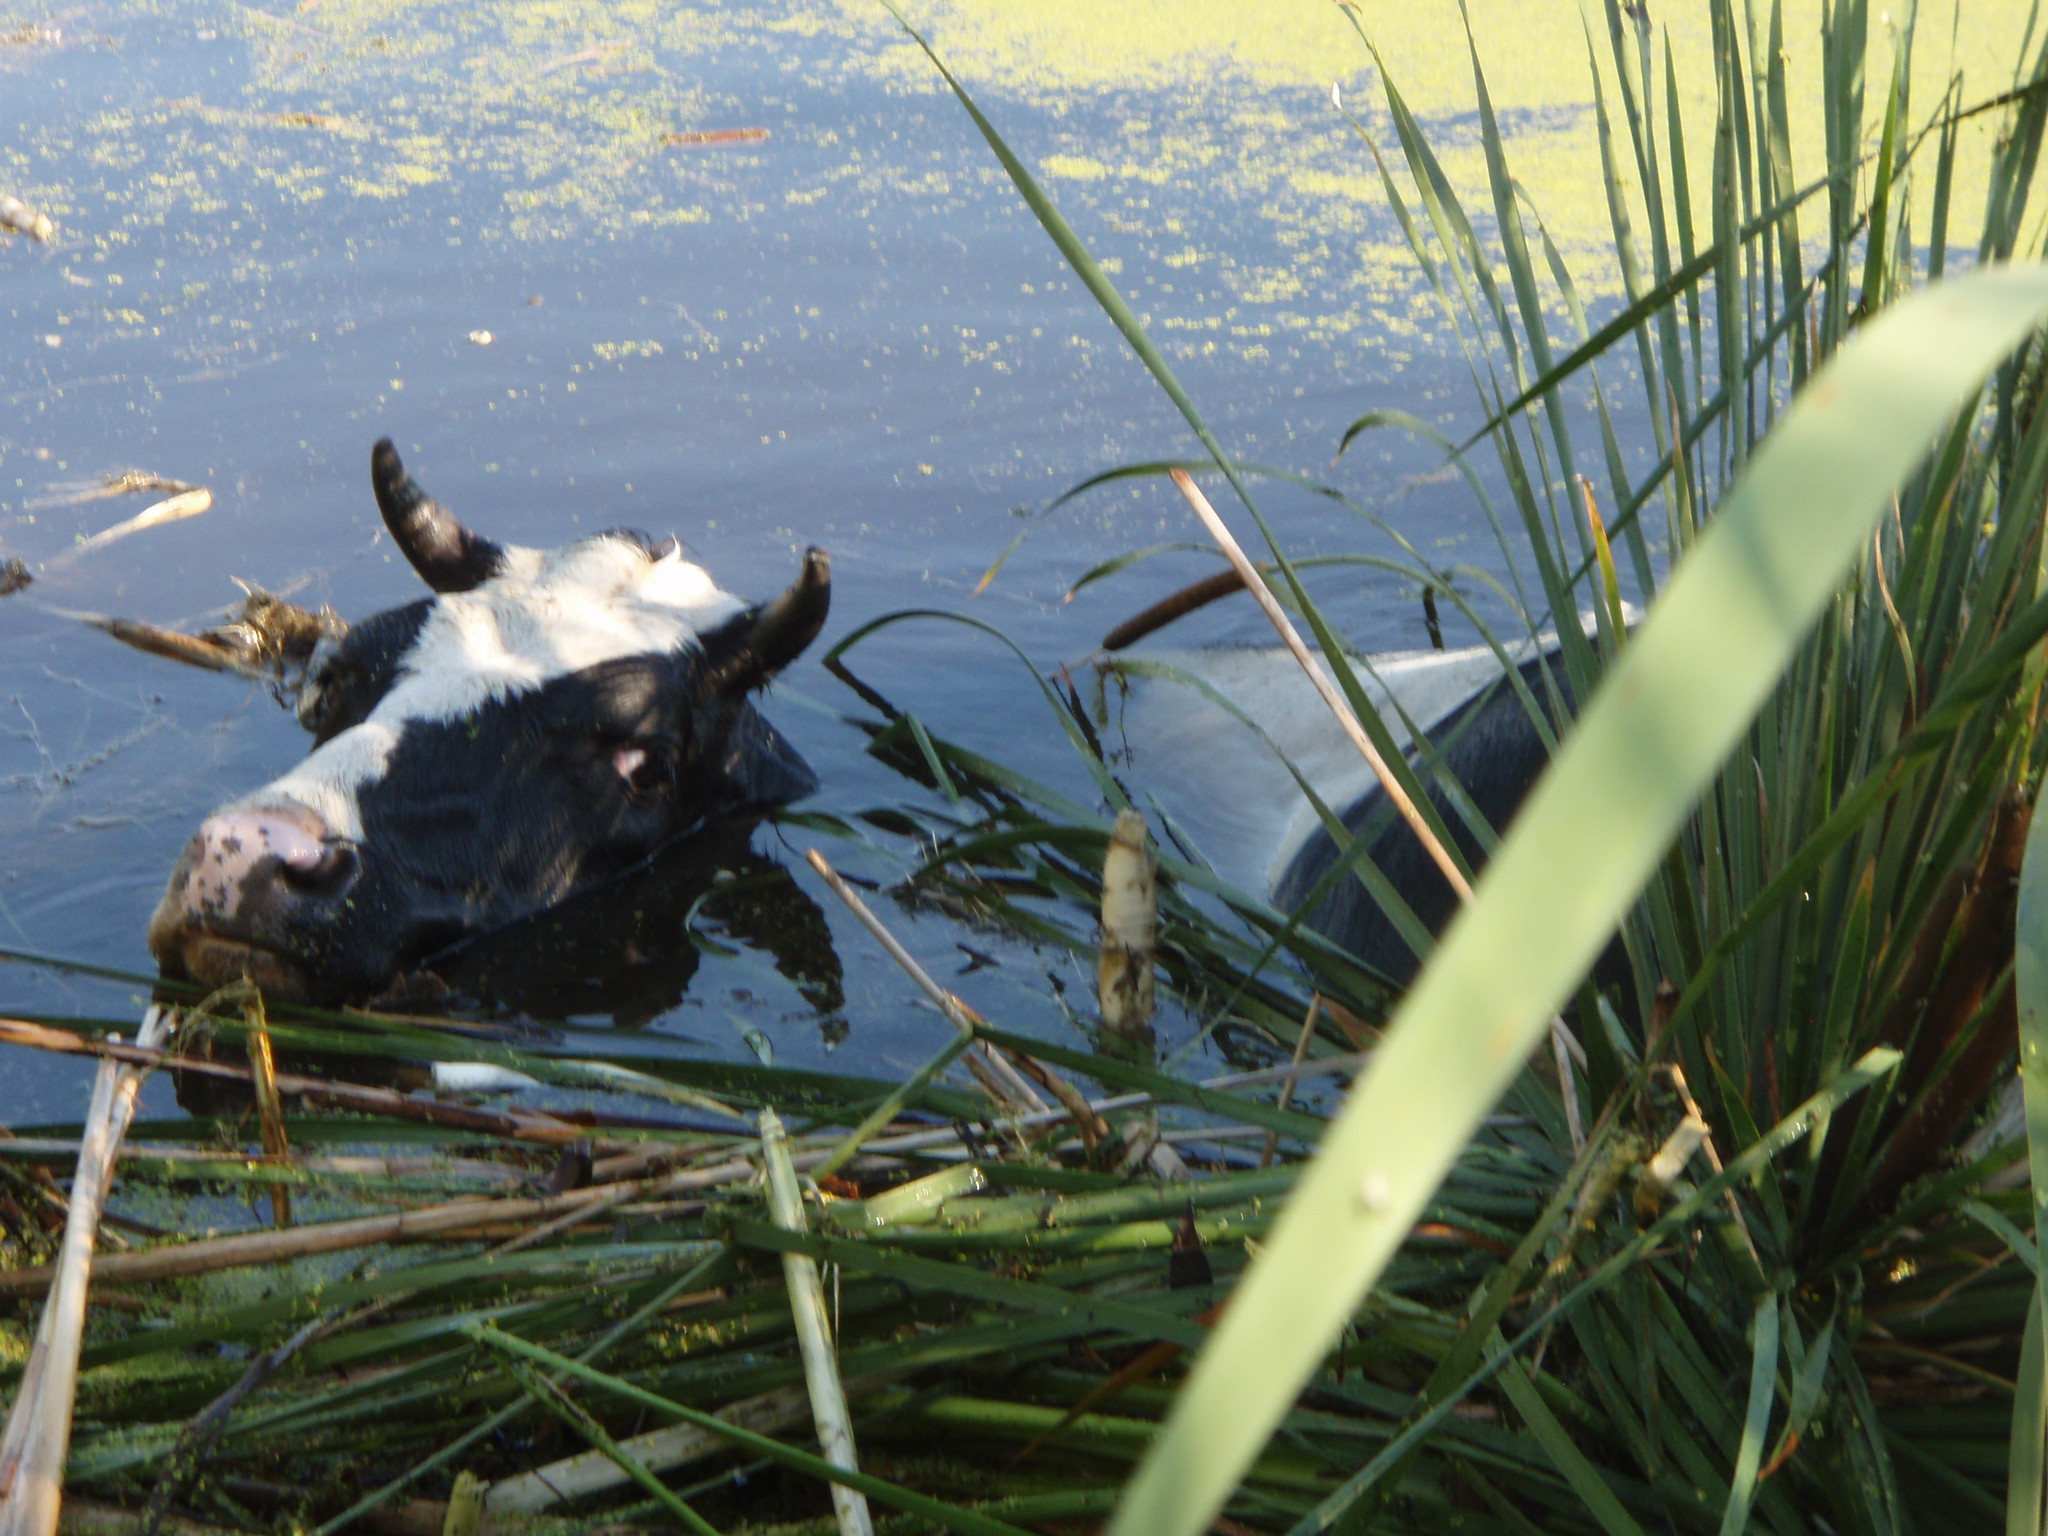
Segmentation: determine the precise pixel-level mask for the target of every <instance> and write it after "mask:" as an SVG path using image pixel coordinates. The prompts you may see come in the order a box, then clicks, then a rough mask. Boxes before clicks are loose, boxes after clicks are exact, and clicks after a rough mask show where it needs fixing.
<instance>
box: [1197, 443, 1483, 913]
mask: <svg viewBox="0 0 2048 1536" xmlns="http://www.w3.org/2000/svg"><path fill="white" fill-rule="evenodd" d="M1172 475H1173V483H1174V485H1175V487H1176V488H1177V489H1178V490H1179V491H1180V493H1181V495H1182V496H1183V497H1185V498H1186V499H1187V504H1188V505H1189V506H1190V507H1192V508H1194V511H1195V516H1196V517H1198V518H1200V519H1201V520H1202V526H1203V527H1205V528H1207V529H1208V530H1209V537H1211V538H1212V539H1214V540H1215V541H1216V544H1217V547H1218V548H1220V549H1221V550H1222V551H1223V554H1224V557H1225V558H1226V559H1228V560H1229V561H1230V563H1231V566H1232V567H1233V568H1234V569H1235V570H1236V571H1237V574H1238V576H1239V578H1240V579H1241V580H1242V581H1243V582H1244V586H1245V590H1246V591H1247V592H1249V593H1251V595H1252V597H1253V598H1254V599H1255V600H1256V601H1257V602H1258V605H1259V607H1260V608H1261V609H1263V610H1264V612H1265V615H1266V618H1267V619H1268V620H1269V621H1270V622H1271V623H1272V625H1273V628H1274V629H1275V630H1276V631H1277V632H1278V633H1279V635H1280V639H1281V641H1282V643H1283V644H1285V645H1286V647H1287V649H1288V651H1289V653H1290V654H1292V655H1293V657H1294V659H1295V660H1296V661H1297V662H1299V663H1300V664H1301V670H1302V671H1303V672H1304V673H1306V674H1307V676H1308V680H1309V682H1310V684H1311V685H1312V686H1313V687H1314V688H1315V690H1316V692H1317V693H1318V694H1319V695H1320V696H1321V697H1322V701H1323V702H1324V703H1325V704H1327V705H1328V706H1329V708H1330V713H1331V714H1332V715H1334V716H1336V719H1337V724H1338V725H1339V726H1341V727H1342V728H1343V731H1344V734H1345V735H1346V736H1347V737H1349V738H1350V740H1351V744H1352V745H1353V746H1354V747H1356V748H1358V751H1359V754H1360V755H1361V756H1362V757H1364V759H1365V765H1366V766H1367V767H1368V768H1370V769H1371V770H1372V773H1373V777H1374V778H1376V779H1378V780H1379V781H1380V789H1381V791H1382V792H1383V793H1384V794H1385V795H1386V797H1387V801H1388V803H1389V804H1391V805H1392V806H1393V807H1394V809H1395V810H1396V811H1398V812H1399V813H1400V815H1401V819H1402V820H1404V821H1406V822H1407V823H1408V829H1409V830H1410V831H1411V832H1413V833H1414V834H1415V840H1416V841H1417V842H1419V843H1421V844H1422V846H1423V848H1424V849H1425V850H1426V851H1427V852H1428V854H1429V856H1430V857H1431V858H1432V859H1434V860H1435V861H1436V866H1437V868H1438V869H1440V870H1442V871H1443V876H1444V879H1445V880H1446V881H1447V882H1449V884H1450V887H1451V889H1452V890H1453V891H1455V892H1457V894H1458V900H1460V901H1461V902H1462V901H1470V900H1471V899H1472V883H1471V882H1470V881H1469V880H1467V879H1466V878H1465V873H1464V871H1463V870H1461V869H1459V868H1458V864H1457V861H1456V860H1455V859H1453V858H1452V857H1451V856H1450V854H1449V852H1448V851H1446V849H1445V848H1444V845H1443V844H1442V843H1441V842H1440V841H1438V839H1437V835H1436V833H1434V832H1432V831H1431V830H1430V827H1429V823H1428V822H1426V821H1424V820H1423V819H1422V813H1421V812H1420V811H1418V810H1417V809H1416V808H1415V802H1414V801H1413V800H1411V799H1409V798H1408V791H1407V790H1405V789H1403V788H1402V787H1401V781H1400V780H1399V779H1397V778H1395V777H1394V773H1393V770H1392V769H1391V768H1389V767H1388V766H1387V762H1386V759H1385V758H1383V757H1381V756H1380V754H1379V749H1378V748H1377V747H1375V746H1374V745H1373V744H1372V740H1371V738H1370V737H1368V736H1367V735H1366V734H1365V727H1364V726H1362V725H1360V724H1359V722H1358V716H1357V715H1356V714H1355V713H1353V711H1352V708H1351V706H1350V704H1348V703H1347V702H1345V699H1344V696H1343V695H1342V694H1341V693H1339V692H1338V691H1337V685H1336V684H1335V683H1333V682H1331V681H1330V677H1329V674H1328V673H1327V672H1325V671H1324V670H1323V666H1322V663H1321V662H1319V661H1317V660H1316V659H1315V657H1314V656H1312V655H1311V654H1310V653H1309V649H1308V647H1307V646H1306V645H1304V644H1302V641H1301V636H1300V635H1298V634H1296V633H1295V629H1294V625H1293V623H1292V622H1291V621H1289V619H1288V617H1287V615H1286V613H1284V612H1283V611H1282V610H1281V607H1280V602H1279V599H1277V598H1276V597H1274V596H1273V592H1272V589H1271V588H1270V587H1268V586H1267V585H1266V583H1265V580H1264V578H1263V577H1261V576H1260V575H1259V573H1258V569H1257V568H1256V567H1255V566H1254V565H1253V564H1252V563H1251V561H1250V560H1249V559H1247V558H1246V557H1245V552H1244V551H1243V550H1242V549H1240V548H1239V547H1238V544H1237V540H1236V539H1234V538H1233V537H1231V533H1230V530H1229V529H1228V528H1226V527H1225V526H1224V525H1223V519H1222V518H1220V517H1218V516H1217V515H1216V509H1215V508H1214V507H1212V506H1210V505H1209V498H1208V497H1206V496H1204V495H1203V494H1202V488H1201V487H1200V486H1198V485H1196V484H1195V482H1194V477H1193V476H1191V475H1189V474H1188V472H1187V471H1186V470H1184V469H1176V470H1174V471H1172Z"/></svg>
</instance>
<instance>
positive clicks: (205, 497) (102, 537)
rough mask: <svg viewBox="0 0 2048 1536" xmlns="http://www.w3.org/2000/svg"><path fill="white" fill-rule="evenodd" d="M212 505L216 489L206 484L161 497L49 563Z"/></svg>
mask: <svg viewBox="0 0 2048 1536" xmlns="http://www.w3.org/2000/svg"><path fill="white" fill-rule="evenodd" d="M212 505H213V492H211V491H209V490H208V489H206V487H205V486H203V485H202V486H198V487H196V488H194V489H192V490H187V491H180V492H178V493H177V495H175V496H166V497H165V498H164V499H163V500H162V501H158V502H153V503H151V504H150V505H149V506H146V507H144V508H143V509H142V510H141V511H140V512H138V513H136V514H135V515H134V516H133V517H131V518H129V519H128V520H127V521H126V522H125V523H116V524H114V526H113V527H111V528H106V529H102V530H101V531H100V532H98V533H96V534H94V535H93V536H92V537H91V538H89V539H86V540H85V541H83V542H82V543H80V544H78V545H75V546H74V547H72V548H71V549H67V550H66V551H65V552H64V553H63V554H61V555H59V556H58V557H57V560H53V561H51V562H50V563H51V564H52V565H55V564H56V563H57V561H59V560H61V561H70V560H76V559H77V558H78V557H79V556H80V555H89V554H91V553H92V552H93V551H94V550H96V549H105V548H106V547H107V546H108V545H109V544H112V543H115V542H117V541H119V540H121V539H125V538H127V537H128V535H129V534H131V533H140V532H142V530H143V529H145V528H155V527H157V526H158V525H159V524H162V523H181V522H183V521H184V520H185V519H186V518H188V517H197V516H198V515H199V514H200V513H202V512H204V511H206V509H207V508H209V507H211V506H212Z"/></svg>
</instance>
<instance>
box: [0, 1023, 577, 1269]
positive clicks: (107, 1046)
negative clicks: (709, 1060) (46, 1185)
mask: <svg viewBox="0 0 2048 1536" xmlns="http://www.w3.org/2000/svg"><path fill="white" fill-rule="evenodd" d="M0 1045H24V1046H27V1047H29V1048H30V1049H32V1050H38V1051H55V1052H58V1053H60V1054H63V1055H67V1056H102V1057H109V1058H111V1059H113V1060H115V1061H125V1062H130V1063H132V1064H134V1065H136V1066H143V1067H152V1068H154V1067H167V1068H169V1069H171V1070H173V1071H177V1072H189V1073H193V1074H196V1075H197V1076H200V1077H216V1078H223V1079H226V1080H228V1081H231V1082H238V1083H246V1082H248V1081H249V1080H250V1073H249V1069H248V1068H247V1067H238V1066H235V1065H234V1064H233V1063H231V1062H225V1061H208V1060H206V1059H204V1058H203V1057H198V1056H176V1055H172V1054H170V1053H168V1052H165V1051H159V1050H151V1049H148V1048H145V1047H143V1046H138V1045H127V1044H124V1043H122V1042H121V1041H119V1040H90V1039H87V1038H86V1037H85V1036H83V1035H74V1034H72V1033H71V1032H70V1031H69V1030H63V1029H50V1028H47V1027H45V1026H44V1025H41V1024H29V1023H25V1022H23V1021H22V1020H20V1019H0ZM277 1088H278V1092H279V1093H282V1094H284V1095H286V1096H287V1097H290V1098H298V1099H306V1100H309V1101H315V1102H320V1103H325V1104H330V1105H332V1106H334V1107H335V1108H336V1109H349V1110H355V1111H356V1112H358V1113H360V1114H366V1115H384V1116H387V1117H389V1118H391V1119H394V1120H417V1121H420V1122H422V1123H423V1124H427V1125H439V1126H446V1127H449V1128H451V1129H454V1130H464V1131H477V1132H480V1133H482V1134H484V1135H486V1136H499V1137H503V1138H505V1139H506V1140H508V1141H539V1142H547V1143H550V1144H552V1145H557V1146H566V1145H567V1144H568V1143H570V1142H572V1141H575V1140H577V1139H579V1138H580V1137H583V1136H585V1135H587V1134H588V1132H587V1131H585V1130H584V1129H583V1128H582V1127H581V1126H577V1125H572V1124H570V1123H569V1122H568V1121H565V1120H557V1119H555V1118H553V1117H552V1116H547V1115H537V1114H531V1113H521V1112H516V1111H515V1112H507V1111H500V1110H489V1109H475V1108H472V1107H470V1106H469V1105H466V1104H444V1103H439V1102H436V1101H433V1100H428V1099H415V1098H412V1097H410V1096H409V1095H407V1094H403V1093H400V1092H398V1091H397V1090H396V1089H392V1088H371V1087H366V1086H364V1085H361V1084H357V1083H343V1082H335V1081H330V1080H329V1079H327V1078H321V1077H299V1076H296V1075H294V1074H292V1073H288V1072H280V1073H278V1074H277ZM17 1273H19V1271H17ZM5 1284H6V1279H5V1277H4V1276H0V1287H4V1286H5Z"/></svg>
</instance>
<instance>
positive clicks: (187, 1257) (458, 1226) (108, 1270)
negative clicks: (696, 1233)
mask: <svg viewBox="0 0 2048 1536" xmlns="http://www.w3.org/2000/svg"><path fill="white" fill-rule="evenodd" d="M753 1174H754V1165H753V1164H752V1163H749V1162H746V1161H744V1160H739V1159H736V1160H734V1161H731V1162H726V1163H720V1164H718V1165H716V1166H714V1167H711V1168H699V1169H691V1170H686V1171H684V1172H681V1173H671V1174H663V1175H660V1176H658V1177H656V1178H651V1179H643V1180H637V1181H635V1182H634V1183H632V1184H631V1185H629V1186H627V1187H626V1188H625V1189H621V1188H620V1187H619V1186H617V1185H612V1184H599V1185H595V1186H593V1187H591V1188H588V1189H574V1190H570V1191H569V1192H568V1193H566V1194H560V1195H549V1196H545V1197H543V1198H537V1199H522V1200H493V1199H488V1198H483V1199H470V1200H457V1201H453V1202H450V1203H449V1204H446V1205H436V1206H428V1207H427V1208H426V1209H424V1210H417V1211H404V1212H401V1213H399V1214H397V1215H394V1216H358V1217H353V1218H351V1219H349V1220H347V1221H328V1222H318V1223H313V1224H310V1225H306V1226H298V1227H293V1228H290V1229H289V1230H287V1231H282V1232H279V1231H265V1232H245V1233H238V1234H236V1235H235V1236H233V1237H215V1238H203V1239H201V1240H199V1241H197V1242H190V1243H176V1244H172V1245H170V1246H168V1247H162V1248H150V1249H145V1250H143V1251H142V1252H139V1253H122V1254H115V1255H114V1256H112V1257H111V1258H107V1259H104V1260H102V1261H101V1263H100V1264H99V1266H98V1268H97V1270H96V1271H95V1273H94V1275H93V1278H94V1279H96V1280H104V1281H107V1282H108V1283H110V1284H113V1283H119V1282H131V1283H132V1282H139V1281H144V1280H169V1279H173V1278H176V1277H178V1276H182V1275H200V1274H211V1273H213V1272H215V1271H217V1270H223V1269H239V1268H242V1267H244V1266H246V1265H250V1264H273V1263H281V1262H284V1261H286V1260H290V1259H300V1258H305V1257H308V1256H309V1255H312V1254H316V1253H339V1252H342V1251H343V1250H346V1249H350V1248H367V1247H370V1246H372V1245H373V1244H377V1243H407V1242H418V1241H421V1240H422V1239H425V1238H432V1237H448V1236H451V1235H453V1234H455V1233H461V1232H476V1231H479V1230H482V1229H485V1228H489V1227H493V1226H497V1225H500V1224H503V1223H508V1222H517V1223H525V1222H533V1221H550V1222H551V1221H553V1220H555V1219H556V1218H557V1217H560V1216H564V1215H575V1216H577V1217H579V1218H587V1217H589V1216H590V1215H591V1214H592V1213H594V1212H597V1211H601V1210H604V1209H608V1208H609V1207H611V1206H613V1205H617V1204H621V1203H623V1202H624V1201H625V1200H627V1199H647V1198H655V1197H659V1196H663V1195H671V1194H675V1193H678V1192H680V1191H683V1190H702V1189H711V1188H715V1187H716V1186H718V1185H721V1184H735V1183H738V1182H740V1181H741V1180H743V1179H747V1178H751V1177H752V1176H753ZM74 1203H75V1202H74ZM55 1274H56V1267H55V1266H52V1265H40V1266H38V1267H36V1268H34V1269H15V1270H6V1271H0V1295H8V1296H21V1295H33V1294H35V1293H36V1292H38V1291H41V1290H43V1289H44V1288H45V1287H47V1286H48V1285H49V1284H50V1283H51V1281H52V1280H53V1279H54V1278H55Z"/></svg>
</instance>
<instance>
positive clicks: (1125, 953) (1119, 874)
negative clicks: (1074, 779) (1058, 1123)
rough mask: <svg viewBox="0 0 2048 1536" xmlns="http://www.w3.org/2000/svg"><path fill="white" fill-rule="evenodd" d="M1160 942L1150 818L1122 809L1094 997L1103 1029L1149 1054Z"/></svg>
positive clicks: (1106, 869) (1109, 863)
mask: <svg viewBox="0 0 2048 1536" xmlns="http://www.w3.org/2000/svg"><path fill="white" fill-rule="evenodd" d="M1158 941H1159V900H1158V890H1157V871H1156V869H1155V860H1154V859H1153V856H1152V849H1151V845H1150V840H1149V839H1148V838H1147V836H1146V827H1145V818H1144V817H1143V816H1142V815H1140V814H1139V813H1138V812H1137V811H1133V810H1122V811H1118V812H1117V813H1116V827H1115V829H1114V830H1113V831H1111V833H1110V834H1109V846H1108V847H1107V848H1106V849H1104V850H1103V855H1102V941H1101V949H1100V953H1099V955H1098V958H1097V960H1096V966H1095V997H1096V1003H1097V1006H1098V1007H1099V1008H1100V1009H1101V1013H1102V1027H1103V1030H1104V1031H1105V1032H1106V1033H1108V1034H1110V1035H1113V1036H1115V1037H1116V1038H1117V1039H1119V1040H1122V1041H1125V1042H1127V1043H1129V1044H1130V1045H1133V1046H1138V1047H1141V1048H1142V1049H1144V1050H1146V1051H1150V1050H1151V1048H1152V1039H1153V1037H1152V1002H1153V982H1152V956H1153V951H1154V949H1155V948H1156V947H1157V944H1158ZM1084 1134H1085V1133H1084Z"/></svg>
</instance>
